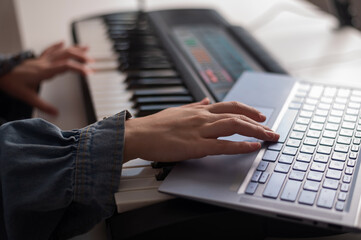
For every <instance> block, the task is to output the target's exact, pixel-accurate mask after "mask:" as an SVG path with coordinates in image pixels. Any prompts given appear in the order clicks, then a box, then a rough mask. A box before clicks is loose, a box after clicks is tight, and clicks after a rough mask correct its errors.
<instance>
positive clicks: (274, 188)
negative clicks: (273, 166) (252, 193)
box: [263, 172, 287, 198]
mask: <svg viewBox="0 0 361 240" xmlns="http://www.w3.org/2000/svg"><path fill="white" fill-rule="evenodd" d="M286 176H287V175H286V174H283V173H278V172H274V173H273V174H272V175H271V177H270V179H269V180H268V183H267V186H266V188H265V189H264V191H263V196H264V197H269V198H277V197H278V195H279V193H280V191H281V188H282V185H283V182H284V181H285V179H286Z"/></svg>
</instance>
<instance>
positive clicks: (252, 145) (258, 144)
mask: <svg viewBox="0 0 361 240" xmlns="http://www.w3.org/2000/svg"><path fill="white" fill-rule="evenodd" d="M249 145H250V146H251V148H252V149H253V150H257V149H259V148H261V143H259V142H250V143H249Z"/></svg>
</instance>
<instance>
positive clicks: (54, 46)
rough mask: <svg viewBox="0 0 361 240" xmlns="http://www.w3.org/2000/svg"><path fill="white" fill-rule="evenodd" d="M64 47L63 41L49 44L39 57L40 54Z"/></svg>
mask: <svg viewBox="0 0 361 240" xmlns="http://www.w3.org/2000/svg"><path fill="white" fill-rule="evenodd" d="M63 47H64V42H63V41H61V42H57V43H55V44H53V45H51V46H50V47H48V48H46V49H45V50H44V51H43V53H42V54H41V55H40V56H41V57H42V56H45V55H49V54H51V53H53V52H55V51H57V50H59V49H62V48H63Z"/></svg>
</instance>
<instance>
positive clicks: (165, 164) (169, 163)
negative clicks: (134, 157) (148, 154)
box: [151, 162, 175, 168]
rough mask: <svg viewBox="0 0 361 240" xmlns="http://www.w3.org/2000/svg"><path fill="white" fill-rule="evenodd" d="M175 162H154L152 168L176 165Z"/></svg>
mask: <svg viewBox="0 0 361 240" xmlns="http://www.w3.org/2000/svg"><path fill="white" fill-rule="evenodd" d="M174 165H175V163H174V162H152V163H151V166H152V168H163V167H171V166H174Z"/></svg>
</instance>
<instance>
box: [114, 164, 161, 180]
mask: <svg viewBox="0 0 361 240" xmlns="http://www.w3.org/2000/svg"><path fill="white" fill-rule="evenodd" d="M160 170H161V169H155V168H152V167H151V166H145V167H132V168H124V169H123V170H122V176H121V178H122V179H129V178H147V177H154V174H157V173H158V172H159V171H160Z"/></svg>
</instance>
